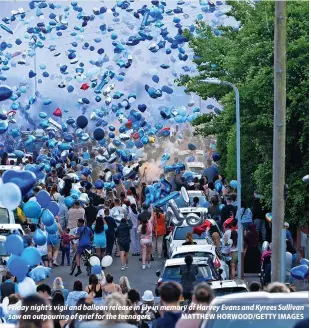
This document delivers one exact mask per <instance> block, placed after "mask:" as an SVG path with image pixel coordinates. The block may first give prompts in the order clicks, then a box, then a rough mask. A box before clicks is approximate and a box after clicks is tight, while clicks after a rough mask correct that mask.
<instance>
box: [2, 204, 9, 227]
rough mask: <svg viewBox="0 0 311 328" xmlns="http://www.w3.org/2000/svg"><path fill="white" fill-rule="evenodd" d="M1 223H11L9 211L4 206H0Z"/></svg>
mask: <svg viewBox="0 0 311 328" xmlns="http://www.w3.org/2000/svg"><path fill="white" fill-rule="evenodd" d="M1 223H4V224H7V223H10V216H9V211H8V210H7V209H6V208H3V207H0V224H1Z"/></svg>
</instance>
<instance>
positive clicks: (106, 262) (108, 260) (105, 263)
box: [102, 255, 113, 268]
mask: <svg viewBox="0 0 311 328" xmlns="http://www.w3.org/2000/svg"><path fill="white" fill-rule="evenodd" d="M112 262H113V258H112V257H111V256H110V255H106V256H105V257H103V259H102V267H104V268H107V267H109V266H110V265H111V264H112Z"/></svg>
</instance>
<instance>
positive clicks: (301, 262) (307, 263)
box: [300, 259, 309, 267]
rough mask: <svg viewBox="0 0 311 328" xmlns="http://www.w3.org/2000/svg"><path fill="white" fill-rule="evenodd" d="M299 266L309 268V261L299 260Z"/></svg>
mask: <svg viewBox="0 0 311 328" xmlns="http://www.w3.org/2000/svg"><path fill="white" fill-rule="evenodd" d="M300 264H301V265H306V266H308V267H309V260H307V259H301V260H300Z"/></svg>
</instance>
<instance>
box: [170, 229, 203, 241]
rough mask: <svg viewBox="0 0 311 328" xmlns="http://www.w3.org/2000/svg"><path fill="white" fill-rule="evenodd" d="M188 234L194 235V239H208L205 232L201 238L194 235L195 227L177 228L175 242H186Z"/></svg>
mask: <svg viewBox="0 0 311 328" xmlns="http://www.w3.org/2000/svg"><path fill="white" fill-rule="evenodd" d="M188 232H191V233H192V237H193V239H206V232H203V233H202V234H201V236H199V235H197V234H195V233H193V227H189V226H188V227H176V229H175V232H174V236H173V240H184V241H186V235H187V233H188Z"/></svg>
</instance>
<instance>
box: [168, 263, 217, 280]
mask: <svg viewBox="0 0 311 328" xmlns="http://www.w3.org/2000/svg"><path fill="white" fill-rule="evenodd" d="M198 272H199V273H198V275H197V277H196V278H197V281H202V280H211V279H213V275H212V271H211V268H210V267H209V266H208V265H207V264H199V268H198ZM162 278H163V280H173V281H180V280H181V275H180V265H175V266H168V267H166V268H165V269H164V272H163V276H162Z"/></svg>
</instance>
